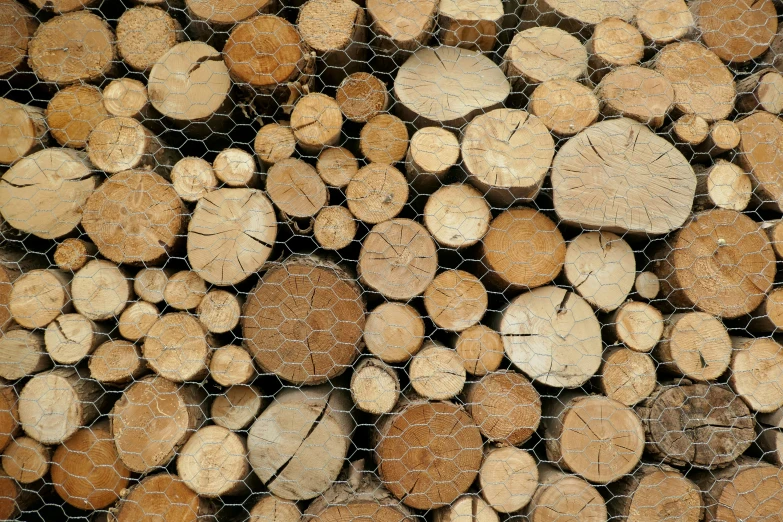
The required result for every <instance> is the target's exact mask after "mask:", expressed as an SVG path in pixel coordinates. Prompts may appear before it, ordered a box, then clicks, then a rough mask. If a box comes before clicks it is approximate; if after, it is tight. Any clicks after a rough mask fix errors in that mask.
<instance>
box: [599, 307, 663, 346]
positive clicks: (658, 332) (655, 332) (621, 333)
mask: <svg viewBox="0 0 783 522" xmlns="http://www.w3.org/2000/svg"><path fill="white" fill-rule="evenodd" d="M609 320H610V323H609V325H610V326H609V330H610V332H611V334H612V337H613V338H614V340H616V341H618V342H620V343H622V344H624V345H625V346H627V347H628V348H630V349H631V350H634V351H637V352H649V351H650V350H652V349H653V348H654V347H655V345H657V344H658V341H660V340H661V336H662V335H663V325H664V323H663V315H661V312H659V311H658V309H657V308H655V307H653V306H651V305H649V304H647V303H640V302H638V301H627V302H625V303H623V304H621V305H620V307H619V308H617V310H616V311H615V312H614V314H612V316H611V317H610V319H609Z"/></svg>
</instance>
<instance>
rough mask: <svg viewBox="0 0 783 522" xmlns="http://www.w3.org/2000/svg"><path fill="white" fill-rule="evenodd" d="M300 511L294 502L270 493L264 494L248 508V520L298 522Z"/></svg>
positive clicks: (255, 521)
mask: <svg viewBox="0 0 783 522" xmlns="http://www.w3.org/2000/svg"><path fill="white" fill-rule="evenodd" d="M301 518H302V511H301V510H300V509H299V506H297V505H296V503H295V502H291V501H290V500H283V499H282V498H279V497H276V496H274V495H272V494H271V493H269V494H266V495H264V496H263V497H261V499H260V500H259V501H258V502H256V503H255V504H254V505H253V507H252V508H251V509H250V520H248V522H299V521H300V520H301Z"/></svg>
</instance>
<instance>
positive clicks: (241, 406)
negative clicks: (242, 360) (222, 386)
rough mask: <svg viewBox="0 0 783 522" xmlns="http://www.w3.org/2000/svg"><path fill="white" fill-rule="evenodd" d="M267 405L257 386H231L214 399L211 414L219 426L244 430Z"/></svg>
mask: <svg viewBox="0 0 783 522" xmlns="http://www.w3.org/2000/svg"><path fill="white" fill-rule="evenodd" d="M265 405H266V401H265V399H264V396H263V395H262V393H261V392H260V391H259V389H258V388H256V387H255V386H246V385H238V386H231V387H229V388H227V389H226V390H224V391H223V393H221V394H219V395H218V396H217V397H215V400H214V401H212V407H211V409H210V411H209V416H210V418H211V419H212V422H214V423H215V424H217V425H218V426H223V427H224V428H228V429H230V430H233V431H238V430H244V429H245V428H247V427H248V426H250V423H251V422H253V421H254V420H256V417H258V414H259V413H260V412H261V409H262V408H263V407H264V406H265Z"/></svg>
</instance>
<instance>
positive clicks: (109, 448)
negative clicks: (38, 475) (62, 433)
mask: <svg viewBox="0 0 783 522" xmlns="http://www.w3.org/2000/svg"><path fill="white" fill-rule="evenodd" d="M130 475H131V472H130V470H129V469H128V468H126V467H125V465H124V464H123V463H122V461H120V459H119V455H118V454H117V450H116V449H115V447H114V440H113V439H112V433H111V428H110V426H109V422H108V421H101V422H99V423H97V424H94V425H93V426H90V427H89V428H83V429H81V430H79V431H77V432H76V433H75V434H74V435H73V437H71V438H69V439H68V440H67V441H65V442H64V443H63V445H62V446H59V447H58V448H57V450H56V451H55V452H54V457H53V458H52V482H54V489H55V491H56V492H57V494H58V495H60V497H61V498H62V499H63V500H65V501H66V502H67V503H68V504H70V505H72V506H75V507H77V508H79V509H104V508H107V507H109V506H111V505H112V504H114V502H116V501H117V500H118V499H119V498H120V497H121V496H122V494H123V493H124V491H125V488H127V487H128V485H129V484H130V480H129V479H130Z"/></svg>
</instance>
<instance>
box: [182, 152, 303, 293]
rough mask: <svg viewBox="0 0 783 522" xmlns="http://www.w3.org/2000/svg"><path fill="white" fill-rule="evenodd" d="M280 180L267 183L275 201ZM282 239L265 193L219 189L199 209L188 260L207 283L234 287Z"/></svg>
mask: <svg viewBox="0 0 783 522" xmlns="http://www.w3.org/2000/svg"><path fill="white" fill-rule="evenodd" d="M290 161H299V160H290ZM284 163H285V162H284ZM281 165H283V163H280V164H278V165H277V167H279V166H281ZM277 167H275V168H277ZM274 180H275V176H271V175H270V178H269V180H267V182H268V185H267V187H268V188H269V189H270V197H271V198H272V199H273V200H274V199H275V197H276V195H277V194H276V192H275V189H273V188H272V185H273V184H274V183H273V182H274ZM303 190H304V189H303ZM312 197H315V196H314V195H313V196H312ZM229 223H230V226H226V225H227V224H229ZM276 237H277V219H276V217H275V211H274V208H272V205H271V203H270V202H269V200H268V199H267V198H266V196H265V195H264V193H263V192H261V191H260V190H256V189H246V188H223V189H218V190H216V191H215V192H212V193H211V194H210V195H209V196H208V197H205V198H203V199H202V200H201V201H199V203H198V204H197V205H196V210H195V212H193V217H192V219H191V221H190V224H189V225H188V259H189V260H190V263H191V266H192V268H193V271H194V273H195V274H198V276H200V278H201V279H203V280H206V281H208V282H210V283H213V284H216V285H233V284H236V283H239V282H241V281H244V280H245V279H247V278H248V277H249V276H250V275H251V274H254V273H255V272H256V271H258V270H259V269H260V268H261V266H262V265H263V264H264V263H265V262H266V261H267V259H269V255H270V254H271V253H272V247H273V245H274V243H275V238H276ZM167 286H168V285H167ZM204 290H205V291H206V288H205V289H204ZM202 297H203V296H202ZM200 301H201V299H199V302H200ZM195 305H198V303H195ZM195 305H194V306H193V308H195Z"/></svg>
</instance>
